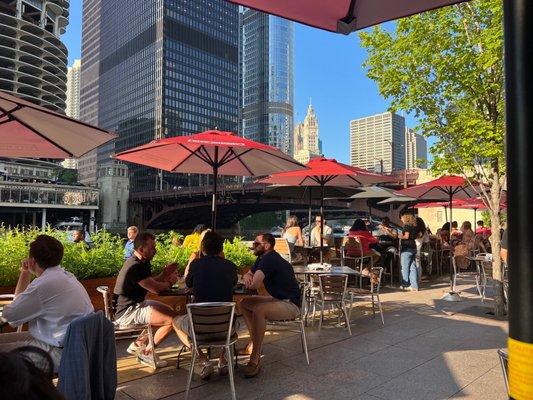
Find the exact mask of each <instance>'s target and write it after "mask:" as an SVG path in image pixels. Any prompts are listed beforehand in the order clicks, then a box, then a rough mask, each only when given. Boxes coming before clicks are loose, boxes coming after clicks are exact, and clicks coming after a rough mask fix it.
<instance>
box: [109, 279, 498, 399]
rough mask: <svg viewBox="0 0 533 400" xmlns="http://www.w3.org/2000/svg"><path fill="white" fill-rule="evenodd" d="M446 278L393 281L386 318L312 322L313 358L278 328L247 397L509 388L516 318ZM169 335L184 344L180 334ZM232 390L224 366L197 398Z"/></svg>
mask: <svg viewBox="0 0 533 400" xmlns="http://www.w3.org/2000/svg"><path fill="white" fill-rule="evenodd" d="M469 285H470V286H469ZM446 287H447V286H446V285H445V284H440V283H437V284H435V285H434V286H432V287H431V288H426V289H424V290H421V291H420V292H417V293H409V292H400V291H391V290H388V291H386V292H385V293H383V294H382V301H383V304H384V306H385V308H386V310H388V311H385V326H382V324H381V320H380V318H379V315H378V316H377V317H376V318H375V319H374V318H372V317H371V315H368V313H367V312H363V313H361V312H359V313H354V314H353V316H352V317H353V321H352V333H353V335H352V336H351V337H350V336H349V335H348V332H347V330H346V328H345V327H344V326H340V327H339V326H334V325H333V324H332V323H333V322H334V320H333V319H330V320H329V321H327V322H328V324H327V325H325V326H324V327H323V329H322V332H321V333H320V334H319V333H318V331H317V328H316V324H315V327H308V328H307V338H308V345H309V349H310V353H309V357H310V361H311V365H309V366H307V365H306V363H305V358H304V356H303V353H302V349H301V342H300V337H299V336H298V335H296V334H294V333H289V332H283V331H281V332H279V334H278V333H276V334H275V335H272V336H270V337H269V340H268V341H267V343H266V344H265V345H264V348H263V353H264V357H263V369H262V371H261V374H260V375H259V377H257V378H255V379H245V378H244V377H243V375H242V368H238V369H237V370H236V376H235V386H236V392H237V398H238V399H290V400H295V399H299V400H315V399H327V400H329V399H351V400H353V399H355V400H389V399H390V400H402V399H406V400H407V399H408V400H431V399H435V400H437V399H448V398H454V399H455V398H466V399H480V400H481V399H483V400H485V399H486V400H492V399H504V398H506V394H505V388H504V383H503V377H502V373H501V369H500V367H499V361H498V356H497V353H496V350H497V349H498V348H500V347H505V345H506V339H507V322H506V321H501V320H496V319H492V318H490V317H488V316H485V315H484V313H483V312H480V313H478V314H479V315H476V314H475V313H472V312H470V311H472V310H471V308H472V307H477V306H490V301H489V302H488V303H484V304H482V303H481V302H480V300H479V297H477V296H476V295H475V293H470V292H472V291H466V290H465V289H467V288H469V287H471V284H467V285H464V286H460V289H462V290H463V293H462V296H463V297H464V300H463V301H462V302H459V303H448V302H441V301H440V300H439V299H440V297H441V296H442V294H443V290H445V289H446ZM356 307H357V306H356ZM469 308H470V309H469ZM462 311H464V313H463V312H462ZM474 311H476V310H474ZM481 311H482V310H481ZM356 315H357V316H356ZM167 342H168V345H169V346H176V340H175V338H174V339H172V340H167V341H166V342H165V345H166V344H167ZM120 347H121V350H120V351H119V354H120V355H122V354H123V349H122V347H124V345H122V344H121V346H120ZM241 362H245V360H241ZM186 378H187V370H186V369H180V370H175V369H169V370H165V371H162V372H159V373H155V374H153V375H151V376H149V377H145V378H141V379H136V380H134V381H130V382H126V383H124V384H122V385H120V388H119V391H118V392H117V397H116V398H117V399H119V400H131V399H161V398H165V399H169V400H170V399H183V398H184V390H185V383H186ZM229 394H230V387H229V381H228V378H227V377H219V376H218V375H215V376H213V377H212V378H211V380H210V381H208V382H204V381H201V380H199V379H197V380H195V381H193V389H192V390H191V396H190V399H209V400H218V399H227V398H229Z"/></svg>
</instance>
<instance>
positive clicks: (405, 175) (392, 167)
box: [383, 139, 407, 188]
mask: <svg viewBox="0 0 533 400" xmlns="http://www.w3.org/2000/svg"><path fill="white" fill-rule="evenodd" d="M383 141H384V142H387V143H388V144H389V145H390V147H391V164H392V165H391V172H392V171H393V170H394V146H400V147H403V148H404V149H405V167H404V170H403V187H404V188H406V187H407V146H406V145H405V144H402V143H395V142H393V141H392V140H390V139H383Z"/></svg>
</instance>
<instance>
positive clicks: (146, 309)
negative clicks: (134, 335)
mask: <svg viewBox="0 0 533 400" xmlns="http://www.w3.org/2000/svg"><path fill="white" fill-rule="evenodd" d="M151 317H152V306H150V305H148V304H147V303H146V302H142V303H139V304H136V305H134V306H129V307H128V308H127V309H126V311H124V312H123V313H122V315H121V316H120V317H118V318H117V319H115V323H116V324H117V325H118V326H122V327H123V326H130V325H147V324H149V323H150V318H151Z"/></svg>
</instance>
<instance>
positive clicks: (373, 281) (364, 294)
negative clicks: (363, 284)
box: [348, 267, 385, 325]
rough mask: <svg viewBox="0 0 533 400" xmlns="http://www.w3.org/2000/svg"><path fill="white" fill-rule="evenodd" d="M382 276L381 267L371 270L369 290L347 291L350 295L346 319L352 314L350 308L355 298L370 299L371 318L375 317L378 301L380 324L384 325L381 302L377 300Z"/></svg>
mask: <svg viewBox="0 0 533 400" xmlns="http://www.w3.org/2000/svg"><path fill="white" fill-rule="evenodd" d="M382 275H383V267H374V268H372V275H371V277H370V289H357V288H355V289H349V290H348V293H349V294H350V311H349V313H348V319H350V317H351V314H352V306H353V301H354V299H355V298H371V299H372V317H373V318H375V317H376V310H375V301H374V298H376V299H377V301H378V308H379V313H380V314H381V323H382V324H383V325H385V318H384V317H383V309H382V308H381V300H380V298H379V290H380V288H381V277H382Z"/></svg>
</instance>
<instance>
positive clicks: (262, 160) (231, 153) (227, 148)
mask: <svg viewBox="0 0 533 400" xmlns="http://www.w3.org/2000/svg"><path fill="white" fill-rule="evenodd" d="M114 157H115V158H117V159H119V160H122V161H128V162H131V163H135V164H140V165H146V166H149V167H152V168H158V169H162V170H165V171H169V172H183V173H196V174H213V176H214V180H213V204H212V210H211V211H212V220H211V226H212V228H213V229H215V228H216V197H217V178H218V176H219V175H234V176H235V175H237V176H263V175H268V174H273V173H276V172H282V171H290V170H302V169H305V166H303V165H302V164H300V163H299V162H297V161H296V160H294V159H293V158H291V157H290V156H288V155H286V154H285V153H282V152H281V151H280V150H278V149H276V148H274V147H271V146H268V145H266V144H262V143H258V142H254V141H253V140H248V139H245V138H242V137H239V136H237V135H235V134H233V133H232V132H222V131H215V130H213V131H206V132H202V133H198V134H195V135H191V136H176V137H172V138H166V139H158V140H153V141H151V142H150V143H147V144H145V145H142V146H139V147H135V148H133V149H130V150H126V151H123V152H121V153H118V154H116V155H115V156H114Z"/></svg>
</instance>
